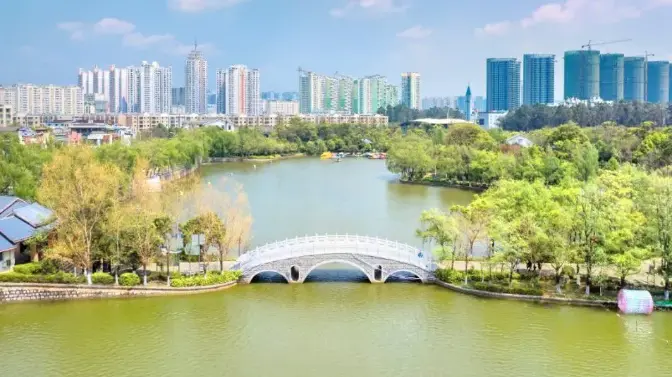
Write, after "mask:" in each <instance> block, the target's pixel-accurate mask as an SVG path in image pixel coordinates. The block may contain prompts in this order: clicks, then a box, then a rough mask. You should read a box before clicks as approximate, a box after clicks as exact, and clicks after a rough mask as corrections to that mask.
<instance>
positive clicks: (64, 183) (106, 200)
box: [38, 147, 122, 284]
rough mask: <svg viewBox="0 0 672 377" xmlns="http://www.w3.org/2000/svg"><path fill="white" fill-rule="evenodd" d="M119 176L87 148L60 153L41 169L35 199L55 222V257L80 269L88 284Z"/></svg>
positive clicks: (117, 194)
mask: <svg viewBox="0 0 672 377" xmlns="http://www.w3.org/2000/svg"><path fill="white" fill-rule="evenodd" d="M121 182H122V178H121V172H120V171H119V169H118V168H117V167H115V166H113V165H110V164H104V163H99V162H98V161H96V159H95V158H94V154H93V151H92V150H91V149H90V148H88V147H69V148H66V149H63V150H61V151H59V152H58V153H57V154H56V155H55V156H54V158H53V161H52V162H51V163H49V164H47V165H46V166H45V167H44V172H43V177H42V184H41V186H40V188H39V190H38V199H39V200H40V202H42V203H44V204H45V205H46V206H47V207H49V208H51V209H52V210H53V211H54V214H55V216H56V218H57V220H58V227H57V230H56V234H57V239H56V242H55V245H54V247H53V248H52V249H51V250H52V252H53V253H54V256H57V257H62V258H65V259H68V260H71V261H72V262H73V263H74V264H75V265H76V266H77V267H81V268H82V269H83V270H84V271H85V273H86V275H87V281H88V283H89V284H91V266H92V265H91V263H92V260H93V258H94V253H95V252H96V246H97V242H98V241H99V240H100V230H101V228H102V227H103V224H104V223H105V221H106V220H107V218H108V216H109V214H110V209H111V208H112V207H113V206H114V204H115V203H116V202H118V201H119V199H120V192H121V189H122V187H121Z"/></svg>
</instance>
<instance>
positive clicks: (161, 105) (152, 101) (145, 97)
mask: <svg viewBox="0 0 672 377" xmlns="http://www.w3.org/2000/svg"><path fill="white" fill-rule="evenodd" d="M172 86H173V73H172V69H171V68H170V67H161V66H160V65H159V63H157V62H153V63H151V64H150V63H148V62H146V61H143V62H142V65H141V66H140V67H139V88H138V94H139V96H140V103H139V105H140V106H139V107H140V110H139V112H141V113H150V114H160V113H170V107H171V106H172V102H173V101H172V94H173V92H172V89H173V88H172Z"/></svg>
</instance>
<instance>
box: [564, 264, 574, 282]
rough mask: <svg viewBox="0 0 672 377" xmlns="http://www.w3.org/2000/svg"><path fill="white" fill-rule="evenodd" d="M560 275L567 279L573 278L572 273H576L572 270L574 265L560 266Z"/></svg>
mask: <svg viewBox="0 0 672 377" xmlns="http://www.w3.org/2000/svg"><path fill="white" fill-rule="evenodd" d="M560 275H561V276H566V277H567V278H569V279H574V275H576V271H575V270H574V267H572V266H568V265H565V266H562V270H561V271H560Z"/></svg>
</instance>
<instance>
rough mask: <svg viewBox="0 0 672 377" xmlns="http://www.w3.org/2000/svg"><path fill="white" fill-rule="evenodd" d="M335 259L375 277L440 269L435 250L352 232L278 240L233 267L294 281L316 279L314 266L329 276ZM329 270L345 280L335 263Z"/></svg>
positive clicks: (420, 276)
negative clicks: (432, 254)
mask: <svg viewBox="0 0 672 377" xmlns="http://www.w3.org/2000/svg"><path fill="white" fill-rule="evenodd" d="M334 263H338V264H341V265H346V267H352V268H353V269H355V270H358V271H360V272H361V274H362V275H363V276H364V281H367V280H368V281H369V282H372V283H384V282H386V281H387V280H388V278H392V279H395V280H398V279H401V280H409V279H411V280H412V279H413V278H412V277H414V278H415V280H418V281H420V282H423V283H424V282H429V281H431V280H432V279H433V277H434V276H433V272H434V270H435V269H436V265H435V264H434V261H433V259H432V256H431V253H427V252H424V251H422V250H420V249H418V248H415V247H413V246H410V245H406V244H403V243H398V242H394V241H389V240H385V239H380V238H376V237H367V236H352V235H316V236H310V237H308V236H306V237H297V238H293V239H287V240H284V241H279V242H274V243H271V244H267V245H264V246H260V247H258V248H256V249H254V250H252V251H251V252H249V253H247V254H245V255H243V256H241V257H240V258H239V259H238V261H237V262H236V264H235V265H234V266H233V268H234V269H240V270H241V271H242V273H243V275H242V278H241V280H242V281H243V282H247V283H249V282H252V281H256V280H259V279H255V277H256V276H257V275H261V279H262V281H266V280H268V279H269V276H270V274H271V273H275V274H278V275H280V276H282V278H284V280H285V281H287V282H290V283H303V282H305V281H307V280H308V281H314V279H315V277H314V276H312V275H313V274H312V273H313V271H315V272H316V274H317V276H318V277H319V276H320V275H322V276H324V272H322V271H321V270H323V269H324V267H325V266H329V265H333V264H334ZM330 270H331V271H330ZM327 271H330V272H328V274H329V275H331V277H328V278H327V279H329V280H337V281H341V280H342V279H343V280H345V275H344V274H343V272H338V271H333V268H332V269H328V270H327ZM345 271H349V270H345ZM318 272H319V273H318ZM339 275H340V276H339ZM409 276H412V277H409ZM309 277H310V278H309ZM356 280H357V278H356ZM271 281H275V279H271Z"/></svg>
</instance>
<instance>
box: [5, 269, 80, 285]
mask: <svg viewBox="0 0 672 377" xmlns="http://www.w3.org/2000/svg"><path fill="white" fill-rule="evenodd" d="M0 282H2V283H48V284H84V283H86V277H85V276H81V275H80V276H75V275H74V274H71V273H68V272H63V271H59V272H57V273H55V274H49V275H27V274H21V273H18V272H16V271H14V272H7V273H4V274H0Z"/></svg>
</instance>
